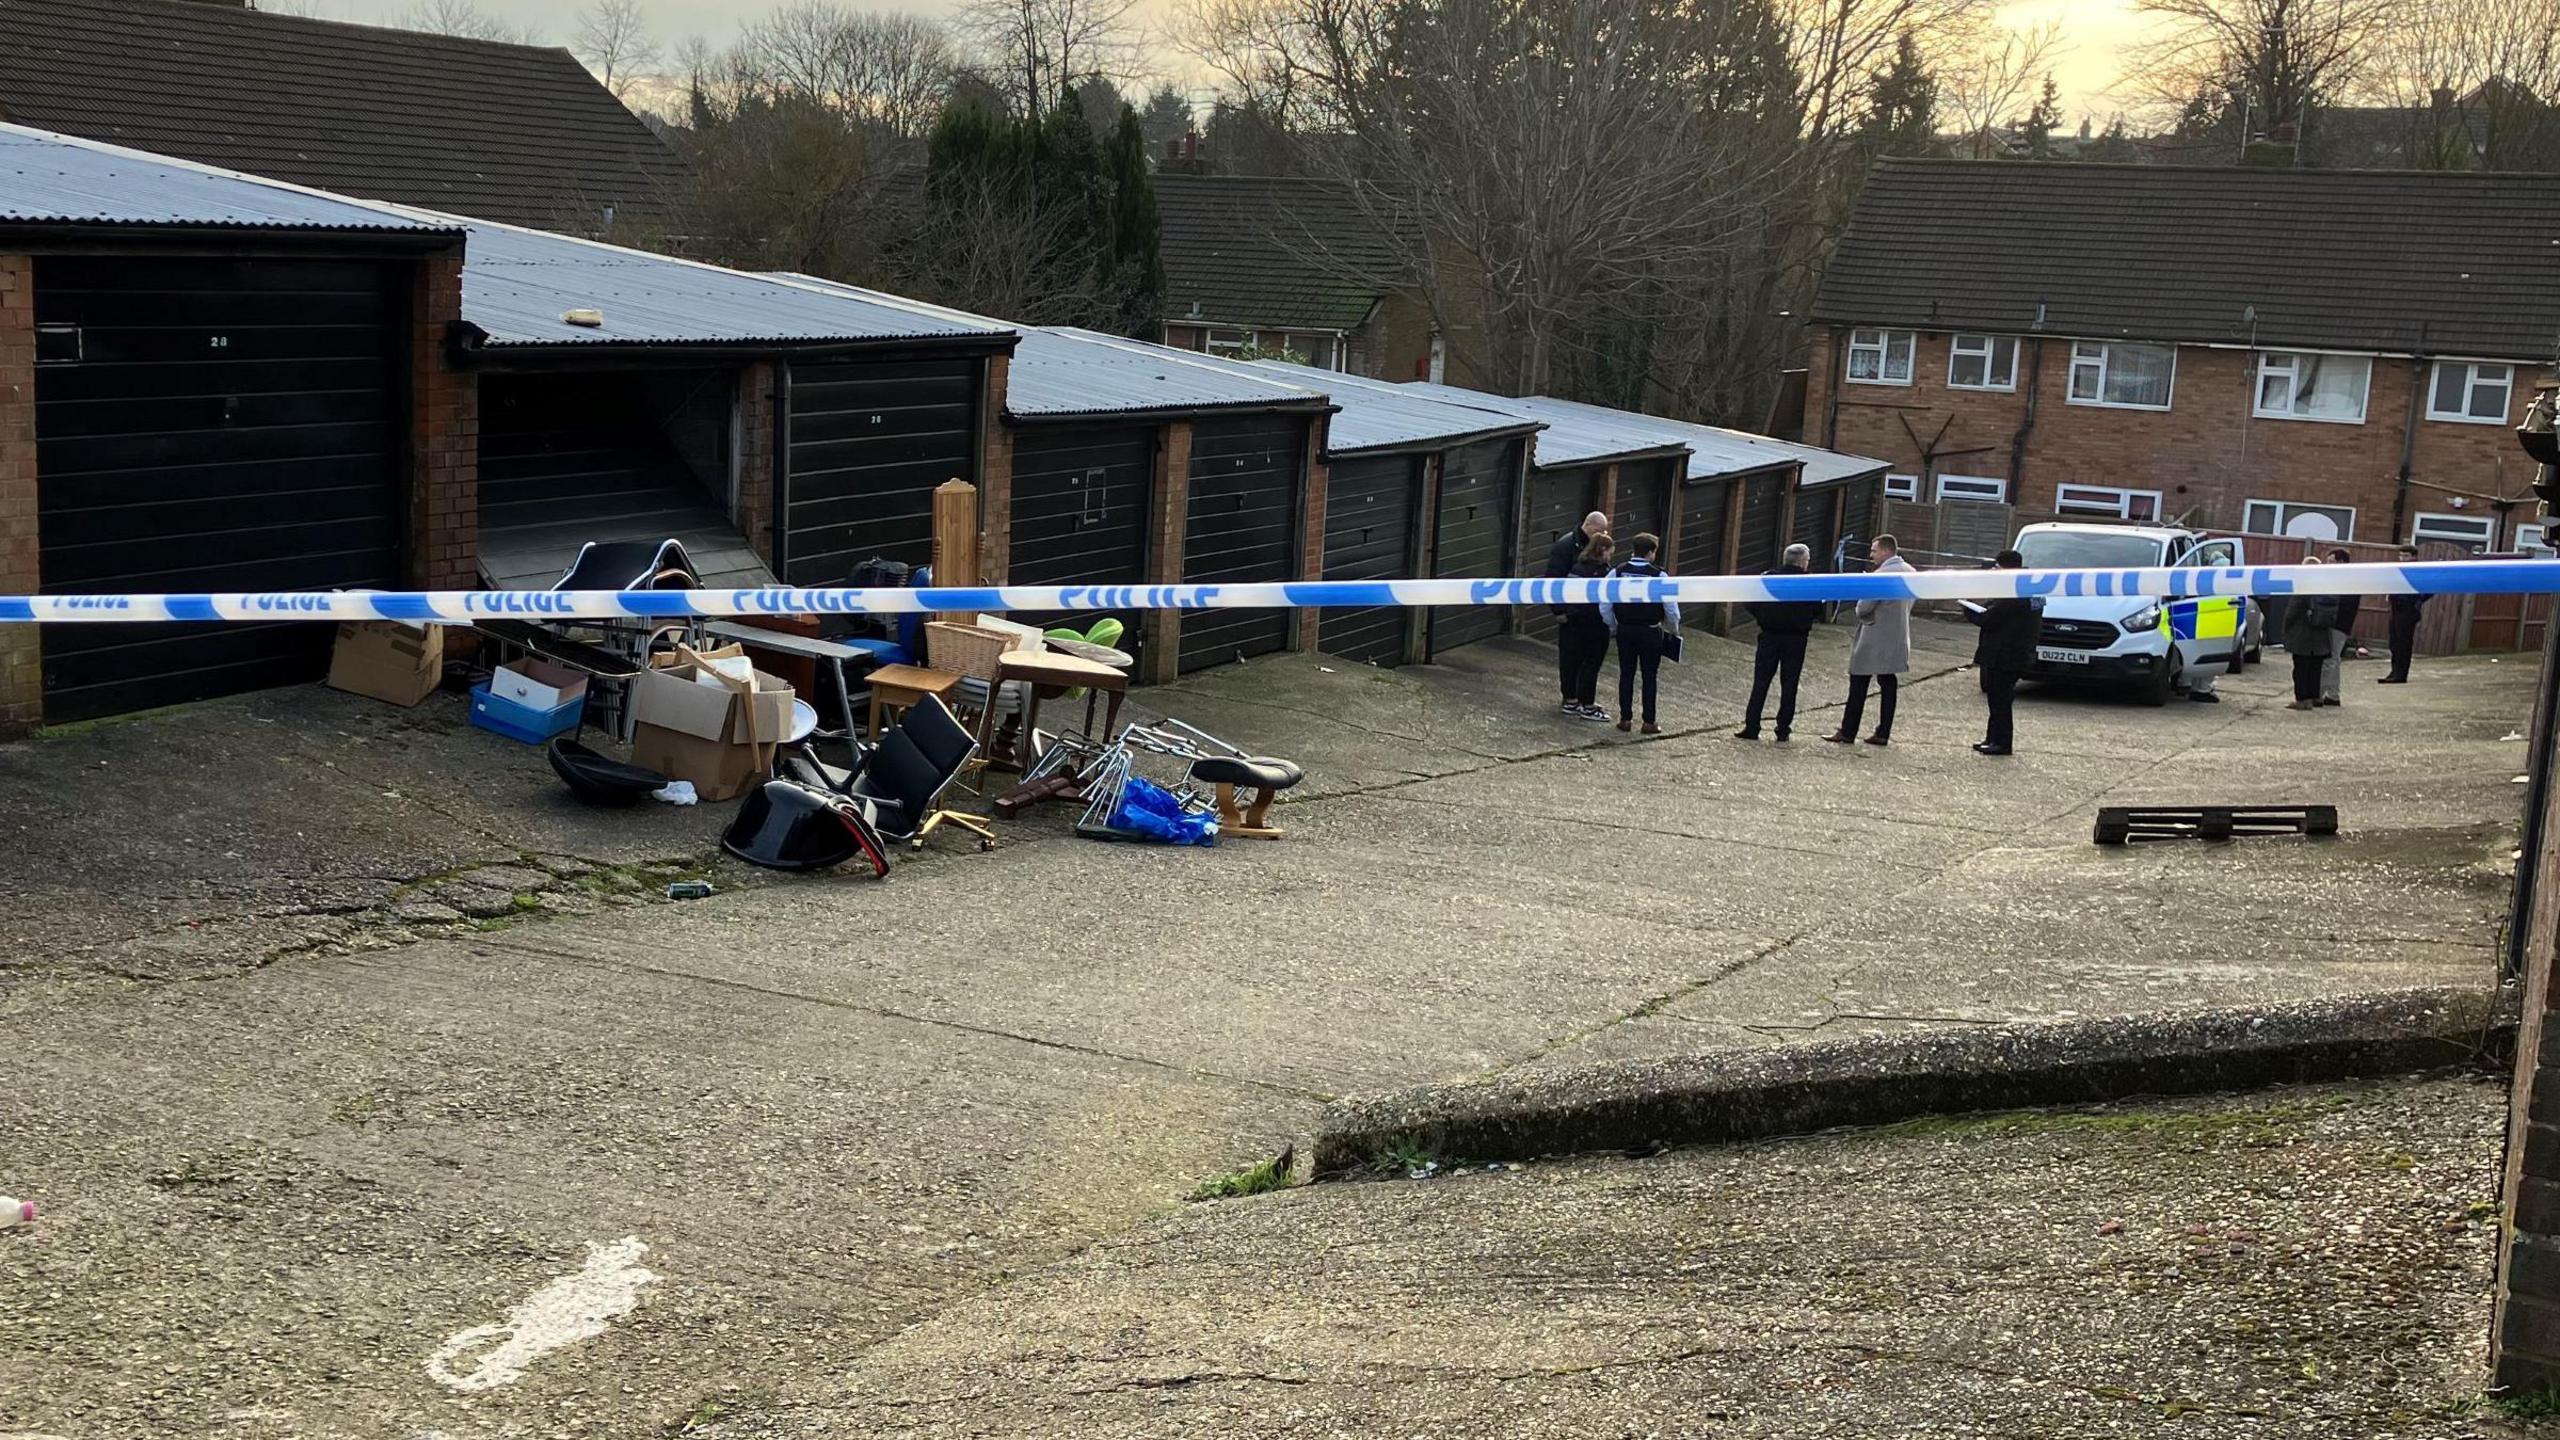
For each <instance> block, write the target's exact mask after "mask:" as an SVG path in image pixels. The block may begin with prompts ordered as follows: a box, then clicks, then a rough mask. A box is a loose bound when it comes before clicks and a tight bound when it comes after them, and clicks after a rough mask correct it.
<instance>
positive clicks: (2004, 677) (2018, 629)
mask: <svg viewBox="0 0 2560 1440" xmlns="http://www.w3.org/2000/svg"><path fill="white" fill-rule="evenodd" d="M1992 563H1993V564H1995V565H1997V566H1998V567H1999V568H2000V569H2003V570H2016V569H2019V568H2021V567H2023V566H2024V565H2025V564H2026V563H2027V561H2026V557H2025V556H2023V555H2020V554H2019V553H2018V552H2017V551H2015V550H2003V551H2001V552H2000V558H1999V559H1998V560H1996V561H1994V562H1992ZM2043 611H2044V601H2043V600H2041V599H2033V600H2031V599H2028V598H2027V597H2025V596H2022V595H2020V596H2011V597H2009V598H2007V599H2002V600H1986V601H1984V602H1982V603H1981V604H1980V605H1975V604H1972V603H1970V602H1968V603H1967V604H1966V606H1965V614H1966V616H1967V618H1969V619H1971V620H1972V621H1973V623H1974V624H1976V625H1979V626H1981V627H1982V636H1981V638H1980V639H1978V640H1976V641H1975V642H1974V646H1973V663H1974V666H1975V668H1976V669H1978V670H1980V671H1981V672H1982V697H1983V699H1984V700H1985V701H1987V702H1989V705H1990V709H1991V716H1990V723H1989V724H1988V725H1987V726H1986V727H1985V729H1984V732H1983V736H1982V742H1981V743H1980V744H1978V745H1976V746H1974V747H1973V749H1974V753H1975V754H1977V755H2006V754H2008V753H2009V750H2010V746H2011V743H2012V741H2013V739H2014V738H2015V727H2014V725H2013V724H2012V715H2013V713H2014V710H2015V707H2016V705H2017V700H2018V682H2019V681H2021V680H2024V679H2025V678H2027V671H2028V669H2029V668H2030V667H2032V666H2033V665H2034V664H2035V663H2036V630H2037V627H2038V626H2040V625H2041V624H2043Z"/></svg>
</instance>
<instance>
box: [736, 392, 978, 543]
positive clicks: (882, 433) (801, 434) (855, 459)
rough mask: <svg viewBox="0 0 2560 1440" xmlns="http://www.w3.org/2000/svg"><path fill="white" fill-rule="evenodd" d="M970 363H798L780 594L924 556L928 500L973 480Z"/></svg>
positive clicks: (929, 524)
mask: <svg viewBox="0 0 2560 1440" xmlns="http://www.w3.org/2000/svg"><path fill="white" fill-rule="evenodd" d="M978 373H979V367H978V363H977V362H976V361H974V360H931V361H875V360H865V361H845V360H823V361H799V362H796V363H794V364H793V365H792V367H791V381H790V389H791V394H790V417H791V418H790V427H791V428H790V437H791V443H790V460H789V464H788V466H787V467H786V468H787V472H788V473H787V476H786V488H785V492H784V496H783V500H782V504H781V506H780V507H779V508H780V512H781V518H780V524H781V530H782V535H781V541H782V566H781V569H782V579H783V583H784V584H786V585H836V584H842V583H843V581H844V579H845V577H846V576H847V575H849V574H851V573H852V571H853V567H854V566H856V565H859V564H861V563H862V562H863V561H865V560H868V559H870V558H871V557H873V556H875V555H879V556H886V557H887V558H889V559H891V560H903V561H905V562H906V563H907V564H910V565H922V564H924V563H925V562H926V561H928V560H930V559H931V558H932V557H933V490H934V487H935V486H937V485H940V484H942V483H943V482H945V481H947V480H975V479H976V478H977V474H978V461H977V421H978Z"/></svg>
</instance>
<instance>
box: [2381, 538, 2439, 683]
mask: <svg viewBox="0 0 2560 1440" xmlns="http://www.w3.org/2000/svg"><path fill="white" fill-rule="evenodd" d="M2417 558H2418V547H2417V546H2415V545H2403V546H2401V547H2400V560H2401V563H2403V564H2407V563H2409V562H2411V561H2414V560H2416V559H2417ZM2426 613H2427V597H2426V596H2424V595H2394V596H2392V597H2391V673H2390V674H2388V675H2385V676H2383V677H2382V678H2381V679H2380V680H2377V681H2375V682H2374V683H2375V684H2377V685H2406V684H2408V683H2409V662H2410V661H2412V660H2414V659H2416V658H2418V621H2419V620H2421V619H2423V618H2424V617H2425V615H2426Z"/></svg>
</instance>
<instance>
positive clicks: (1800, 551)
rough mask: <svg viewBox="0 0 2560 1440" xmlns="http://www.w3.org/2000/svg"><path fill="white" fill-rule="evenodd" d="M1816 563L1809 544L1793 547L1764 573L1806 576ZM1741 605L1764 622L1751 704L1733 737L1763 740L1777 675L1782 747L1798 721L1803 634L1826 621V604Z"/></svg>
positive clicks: (1754, 656) (1771, 602)
mask: <svg viewBox="0 0 2560 1440" xmlns="http://www.w3.org/2000/svg"><path fill="white" fill-rule="evenodd" d="M1812 566H1813V551H1812V550H1811V549H1810V548H1808V547H1806V546H1803V545H1790V546H1788V547H1787V553H1786V554H1785V555H1784V556H1783V557H1781V560H1780V563H1779V565H1778V568H1777V569H1775V570H1768V571H1763V572H1762V573H1763V574H1768V575H1802V574H1803V573H1805V571H1807V570H1808V569H1811V568H1812ZM1742 608H1743V609H1745V610H1748V611H1750V612H1751V618H1752V619H1754V620H1757V621H1759V622H1760V640H1759V643H1758V644H1757V645H1756V646H1755V647H1754V648H1753V650H1752V652H1751V704H1750V706H1749V707H1748V708H1746V709H1745V710H1744V711H1743V712H1742V728H1741V729H1739V730H1736V731H1734V732H1733V738H1734V739H1736V740H1757V739H1759V738H1760V710H1761V707H1763V706H1765V705H1766V704H1768V702H1769V682H1770V681H1771V680H1772V679H1774V680H1776V681H1777V682H1778V743H1779V744H1781V745H1783V744H1785V743H1787V732H1788V731H1789V730H1791V729H1793V728H1794V726H1795V723H1796V682H1797V681H1799V680H1801V679H1803V678H1804V647H1805V638H1806V637H1807V636H1809V635H1811V634H1812V633H1813V627H1814V625H1815V623H1816V622H1817V621H1819V620H1821V619H1822V602H1821V601H1819V600H1753V601H1750V602H1748V603H1747V604H1745V605H1744V606H1743V607H1742Z"/></svg>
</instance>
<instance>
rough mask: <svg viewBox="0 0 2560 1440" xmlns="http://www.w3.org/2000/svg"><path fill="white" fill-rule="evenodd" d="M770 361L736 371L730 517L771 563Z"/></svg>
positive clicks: (771, 374)
mask: <svg viewBox="0 0 2560 1440" xmlns="http://www.w3.org/2000/svg"><path fill="white" fill-rule="evenodd" d="M773 388H774V367H773V362H771V361H769V360H766V361H758V362H757V363H755V364H753V365H749V366H747V367H746V368H745V369H743V370H740V371H739V372H738V420H737V425H738V454H737V460H736V462H735V463H736V465H737V467H738V505H737V510H736V513H734V514H733V515H731V516H730V517H729V518H730V519H731V520H733V521H734V522H736V524H737V527H738V533H740V534H742V535H744V536H746V537H747V544H748V545H749V546H751V547H753V548H754V550H755V552H756V558H757V559H759V560H762V561H763V562H764V563H765V564H766V565H767V566H768V567H770V566H771V565H772V564H773V423H774V420H773V400H774V395H773Z"/></svg>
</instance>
